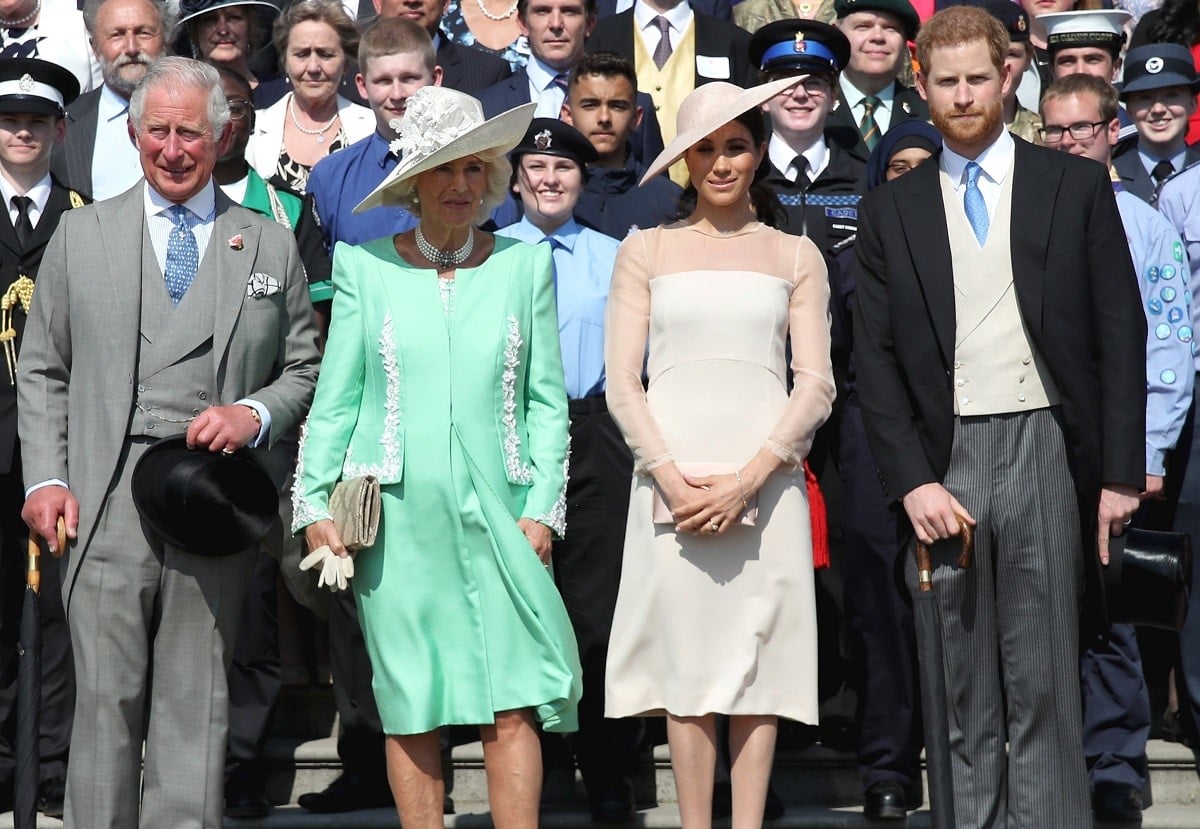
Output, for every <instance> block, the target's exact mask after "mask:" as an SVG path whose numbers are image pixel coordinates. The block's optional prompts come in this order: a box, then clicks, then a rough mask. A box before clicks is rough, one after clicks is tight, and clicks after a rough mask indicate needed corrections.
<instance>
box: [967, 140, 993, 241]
mask: <svg viewBox="0 0 1200 829" xmlns="http://www.w3.org/2000/svg"><path fill="white" fill-rule="evenodd" d="M982 172H983V168H982V167H980V166H979V165H978V164H976V163H975V162H974V161H970V162H968V163H967V192H966V194H965V195H964V196H963V207H964V208H965V209H966V211H967V221H968V222H970V223H971V230H973V231H975V238H976V239H978V240H979V246H980V247H983V244H984V242H986V241H987V234H988V222H989V220H988V211H987V203H986V202H984V200H983V193H981V192H980V191H979V174H980V173H982Z"/></svg>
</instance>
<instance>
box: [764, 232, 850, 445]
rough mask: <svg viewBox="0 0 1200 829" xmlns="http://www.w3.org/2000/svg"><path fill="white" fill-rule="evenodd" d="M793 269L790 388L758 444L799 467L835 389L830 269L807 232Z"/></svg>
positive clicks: (800, 242)
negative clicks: (830, 314)
mask: <svg viewBox="0 0 1200 829" xmlns="http://www.w3.org/2000/svg"><path fill="white" fill-rule="evenodd" d="M793 273H794V274H795V284H794V286H793V287H792V294H791V298H790V300H789V302H788V337H789V339H790V340H791V345H792V393H791V395H790V396H789V397H788V402H787V404H786V405H785V406H784V408H783V412H782V414H781V415H780V417H779V421H778V422H777V423H776V424H775V428H773V429H772V430H771V434H770V436H769V437H768V438H767V439H766V441H765V442H764V443H763V446H764V447H765V448H766V449H767V450H768V451H770V452H772V453H773V454H775V455H777V456H779V457H780V458H781V459H782V460H784V461H785V462H787V463H790V464H793V465H797V466H798V465H799V464H800V463H801V461H803V460H804V456H805V455H807V454H808V450H809V447H811V446H812V441H813V435H814V434H815V433H816V431H817V429H818V428H819V427H820V426H821V424H822V423H824V422H825V421H826V420H827V419H828V418H829V414H830V412H831V411H832V410H833V398H834V394H835V391H834V384H833V364H832V361H831V359H830V354H829V350H830V341H829V274H828V270H827V269H826V267H825V259H824V258H823V257H822V256H821V253H820V251H818V250H817V246H816V245H814V244H813V243H812V242H811V241H810V240H809V239H808V238H807V237H802V238H800V239H799V240H798V244H797V245H796V256H795V267H794V270H793Z"/></svg>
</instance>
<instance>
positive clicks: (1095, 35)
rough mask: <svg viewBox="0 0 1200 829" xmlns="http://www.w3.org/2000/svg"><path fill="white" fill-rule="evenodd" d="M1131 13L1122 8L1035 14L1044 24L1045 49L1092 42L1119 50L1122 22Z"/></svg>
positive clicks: (1123, 24) (1126, 21) (1130, 16)
mask: <svg viewBox="0 0 1200 829" xmlns="http://www.w3.org/2000/svg"><path fill="white" fill-rule="evenodd" d="M1132 19H1133V15H1131V14H1130V13H1129V12H1127V11H1125V10H1124V9H1096V10H1093V11H1076V12H1054V13H1053V14H1043V15H1039V16H1038V20H1040V21H1041V22H1042V23H1044V24H1045V25H1046V49H1047V51H1049V52H1055V51H1057V50H1059V49H1076V48H1081V47H1084V46H1095V47H1098V48H1100V49H1108V50H1109V51H1111V52H1113V53H1114V54H1116V53H1118V52H1120V50H1121V45H1122V44H1123V43H1124V42H1125V24H1126V23H1128V22H1129V21H1130V20H1132Z"/></svg>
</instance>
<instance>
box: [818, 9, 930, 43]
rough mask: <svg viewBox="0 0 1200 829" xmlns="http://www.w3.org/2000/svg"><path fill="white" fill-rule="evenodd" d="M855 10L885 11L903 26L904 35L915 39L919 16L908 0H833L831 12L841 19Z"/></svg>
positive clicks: (919, 24) (919, 22) (919, 23)
mask: <svg viewBox="0 0 1200 829" xmlns="http://www.w3.org/2000/svg"><path fill="white" fill-rule="evenodd" d="M855 12H887V13H888V14H892V15H895V16H896V17H897V18H898V19H899V20H900V23H901V24H902V25H903V26H904V36H905V37H906V38H908V39H909V40H916V37H917V29H918V28H920V26H921V18H920V16H919V15H918V14H917V10H916V9H914V8H913V6H912V3H910V2H908V0H834V4H833V13H834V14H836V15H837V18H838V20H841V19H842V18H843V17H846V16H847V15H851V14H854V13H855Z"/></svg>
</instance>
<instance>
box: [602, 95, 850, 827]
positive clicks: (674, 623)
mask: <svg viewBox="0 0 1200 829" xmlns="http://www.w3.org/2000/svg"><path fill="white" fill-rule="evenodd" d="M802 81H803V76H801V77H790V78H785V79H783V80H778V81H774V82H771V83H767V84H764V85H762V86H759V87H754V88H752V89H749V90H743V89H740V88H738V87H735V86H733V85H732V84H727V83H724V82H719V81H718V82H714V83H709V84H705V85H704V86H701V87H699V88H698V89H696V91H694V92H692V93H691V94H690V95H688V96H687V98H685V99H684V101H683V103H682V105H681V106H680V109H679V113H678V117H677V126H678V130H677V134H676V137H675V139H674V140H673V141H672V142H671V144H670V145H669V146H668V147H667V148H666V149H665V150H664V151H663V152H662V154H661V155H660V156H659V157H658V158H657V159H656V160H655V162H654V163H653V164H652V165H651V166H650V168H649V170H648V171H647V172H646V175H645V178H644V179H643V180H648V179H650V178H653V177H654V176H656V175H658V174H659V173H660V172H662V171H663V170H665V169H666V168H667V167H668V166H669V165H670V164H672V163H674V162H675V161H676V160H678V159H679V158H681V157H682V158H683V160H684V162H685V163H686V164H687V168H688V173H689V176H690V179H691V182H692V188H691V189H690V190H689V192H688V193H687V194H685V195H688V196H691V197H693V198H694V200H695V201H694V205H695V206H694V208H692V210H691V212H690V214H689V215H688V217H687V218H686V219H684V220H682V221H680V222H676V223H674V224H671V225H667V226H665V227H658V228H654V229H650V230H641V231H637V232H634V233H633V234H631V235H630V236H629V237H627V238H626V240H625V241H624V242H623V243H622V245H621V247H620V249H619V250H618V252H617V262H616V266H615V270H614V273H613V278H612V287H611V289H610V293H609V305H608V315H607V321H606V325H605V372H606V375H607V378H608V389H607V399H608V406H609V411H610V412H611V414H612V416H613V419H614V420H616V422H617V425H618V427H619V428H620V429H621V432H622V434H623V435H624V437H625V440H626V442H627V443H628V444H629V447H630V449H631V450H632V451H633V456H634V464H635V466H634V472H635V476H634V479H633V483H632V489H631V495H630V503H629V517H628V520H627V524H626V531H625V554H624V558H623V563H622V571H621V584H620V589H619V592H618V597H617V606H616V612H615V615H614V619H613V630H612V639H611V641H610V643H609V651H608V666H607V668H608V669H607V684H606V697H605V706H606V714H607V715H608V716H610V717H629V716H663V715H665V716H666V717H667V737H668V741H669V742H670V747H671V766H672V769H673V770H674V772H675V782H676V789H677V791H678V793H679V807H680V814H681V817H682V822H683V827H684V829H707V827H708V826H710V825H711V822H712V794H713V776H714V766H715V759H716V757H715V753H716V749H715V744H716V739H717V737H716V725H715V715H717V714H727V715H729V718H730V724H729V743H730V753H731V757H732V768H731V782H732V790H733V825H734V826H737V827H743V826H746V827H748V826H759V825H761V823H762V820H763V810H764V803H765V798H766V791H767V781H768V779H769V777H770V771H771V763H772V758H773V754H774V749H775V736H776V731H777V727H778V718H779V717H786V718H788V719H792V720H797V721H800V722H807V723H814V724H815V723H816V722H817V643H816V607H815V599H814V590H813V562H812V533H811V528H810V523H809V504H808V499H807V495H806V486H805V480H804V473H803V470H802V463H803V460H804V456H805V455H806V454H807V453H808V450H809V447H810V446H811V444H812V438H813V434H814V432H815V431H816V429H817V427H818V426H820V425H821V424H822V423H823V422H824V421H825V419H826V418H827V417H828V416H829V413H830V409H831V406H832V401H833V397H834V385H833V374H832V371H831V370H830V361H829V317H828V308H829V287H828V284H827V282H826V272H825V263H824V260H823V259H822V257H821V254H820V252H819V251H818V250H817V247H816V246H815V245H814V244H813V243H812V242H811V241H810V240H809V239H807V238H805V237H802V236H793V235H789V234H786V233H783V232H781V231H778V230H775V229H774V228H772V227H769V226H767V224H765V223H764V222H763V221H762V220H763V219H767V220H770V218H772V217H773V215H774V211H775V209H776V208H777V204H776V203H775V202H774V199H773V197H772V196H771V194H770V192H769V191H767V190H766V189H765V188H762V187H759V186H757V185H756V184H755V180H756V171H757V170H758V169H759V164H760V162H761V161H762V158H763V155H764V154H765V152H766V136H765V125H764V122H763V115H762V112H761V105H762V104H763V102H765V101H767V100H769V99H770V98H771V97H773V96H775V95H777V94H779V93H780V92H782V91H783V90H785V89H788V88H790V87H791V86H793V85H795V84H797V83H800V82H802ZM789 345H790V351H791V365H790V368H791V375H792V377H793V378H794V384H793V387H792V389H791V392H790V393H789V391H788V385H787V377H788V373H789V372H788V369H789V366H788V363H787V358H786V354H787V352H788V347H789ZM643 365H644V366H645V374H647V375H648V377H649V384H648V386H643V383H642V377H643Z"/></svg>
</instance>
